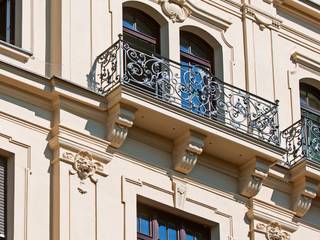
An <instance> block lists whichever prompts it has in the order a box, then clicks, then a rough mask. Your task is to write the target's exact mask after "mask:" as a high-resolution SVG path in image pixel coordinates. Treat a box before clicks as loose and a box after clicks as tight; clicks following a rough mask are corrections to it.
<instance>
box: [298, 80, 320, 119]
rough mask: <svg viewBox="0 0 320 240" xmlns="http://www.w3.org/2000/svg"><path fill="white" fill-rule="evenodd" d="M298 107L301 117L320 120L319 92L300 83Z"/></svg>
mask: <svg viewBox="0 0 320 240" xmlns="http://www.w3.org/2000/svg"><path fill="white" fill-rule="evenodd" d="M300 106H301V113H302V115H304V116H305V115H307V116H309V117H310V116H313V118H315V117H316V116H317V117H316V118H317V119H318V120H319V119H320V91H319V90H318V89H317V88H315V87H313V86H311V85H309V84H306V83H300Z"/></svg>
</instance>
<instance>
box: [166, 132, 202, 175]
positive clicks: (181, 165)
mask: <svg viewBox="0 0 320 240" xmlns="http://www.w3.org/2000/svg"><path fill="white" fill-rule="evenodd" d="M204 139H205V136H204V135H202V134H200V133H196V132H194V131H188V132H187V133H186V134H184V135H182V136H181V137H179V138H177V139H176V140H175V142H174V149H173V153H172V158H173V167H174V170H176V171H178V172H181V173H184V174H188V173H190V172H191V171H192V169H193V167H194V166H195V164H196V163H197V158H198V155H199V154H201V153H202V150H203V146H204Z"/></svg>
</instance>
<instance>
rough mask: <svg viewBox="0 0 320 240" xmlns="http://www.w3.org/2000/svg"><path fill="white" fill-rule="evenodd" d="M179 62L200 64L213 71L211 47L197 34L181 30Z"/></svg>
mask: <svg viewBox="0 0 320 240" xmlns="http://www.w3.org/2000/svg"><path fill="white" fill-rule="evenodd" d="M180 55H181V63H182V64H185V65H188V66H201V67H203V68H205V69H208V70H209V71H210V72H214V68H213V59H214V57H213V49H212V47H211V46H210V45H209V44H208V43H206V42H205V41H204V40H202V39H201V38H200V37H198V36H197V35H195V34H193V33H190V32H185V31H181V34H180Z"/></svg>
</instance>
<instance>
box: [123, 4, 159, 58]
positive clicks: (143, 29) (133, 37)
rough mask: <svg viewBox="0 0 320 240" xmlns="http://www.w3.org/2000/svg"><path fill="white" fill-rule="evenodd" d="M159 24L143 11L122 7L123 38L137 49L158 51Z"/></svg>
mask: <svg viewBox="0 0 320 240" xmlns="http://www.w3.org/2000/svg"><path fill="white" fill-rule="evenodd" d="M159 37H160V26H159V24H158V23H157V22H156V21H155V20H154V19H153V18H152V17H150V16H148V15H147V14H145V13H144V12H142V11H140V10H138V9H135V8H130V7H125V8H123V38H124V40H125V41H127V42H129V43H130V44H131V45H132V46H133V47H135V48H137V49H139V50H147V51H150V52H155V53H159V51H160V46H159V40H160V39H159Z"/></svg>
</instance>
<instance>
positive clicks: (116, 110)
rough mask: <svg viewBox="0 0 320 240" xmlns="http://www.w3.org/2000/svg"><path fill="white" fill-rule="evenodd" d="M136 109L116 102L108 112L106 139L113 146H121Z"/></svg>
mask: <svg viewBox="0 0 320 240" xmlns="http://www.w3.org/2000/svg"><path fill="white" fill-rule="evenodd" d="M135 111H136V109H134V108H132V107H129V106H126V105H123V104H121V103H120V104H117V105H115V106H114V107H113V108H111V109H110V110H109V112H108V119H107V132H108V134H107V140H108V141H110V145H111V146H112V147H115V148H119V147H121V145H122V144H123V142H124V140H125V139H126V137H127V135H128V129H129V128H130V127H132V125H133V120H134V113H135Z"/></svg>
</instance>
